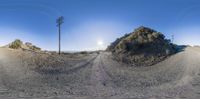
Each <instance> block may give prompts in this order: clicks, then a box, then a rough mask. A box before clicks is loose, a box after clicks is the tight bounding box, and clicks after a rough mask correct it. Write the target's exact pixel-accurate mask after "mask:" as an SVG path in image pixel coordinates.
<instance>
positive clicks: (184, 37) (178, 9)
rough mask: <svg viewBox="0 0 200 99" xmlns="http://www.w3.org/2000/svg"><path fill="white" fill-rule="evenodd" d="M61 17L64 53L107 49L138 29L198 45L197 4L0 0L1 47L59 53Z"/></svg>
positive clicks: (194, 0)
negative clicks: (21, 45)
mask: <svg viewBox="0 0 200 99" xmlns="http://www.w3.org/2000/svg"><path fill="white" fill-rule="evenodd" d="M59 16H63V17H64V24H63V25H62V26H61V45H62V46H61V50H62V51H84V50H101V49H105V48H106V47H107V46H108V45H109V44H110V43H111V42H113V41H114V40H115V39H116V38H119V37H121V36H123V35H124V34H126V33H130V32H132V31H133V30H134V29H135V28H137V27H139V26H146V27H150V28H153V29H155V30H157V31H159V32H162V33H163V34H164V35H165V36H166V38H168V39H171V36H172V35H174V43H176V44H184V45H200V39H199V38H200V1H199V0H0V46H3V45H6V44H8V43H10V42H12V41H13V40H15V39H21V40H22V41H24V42H31V43H33V44H34V45H36V46H38V47H41V48H42V49H43V50H52V51H56V50H58V27H56V19H57V18H58V17H59Z"/></svg>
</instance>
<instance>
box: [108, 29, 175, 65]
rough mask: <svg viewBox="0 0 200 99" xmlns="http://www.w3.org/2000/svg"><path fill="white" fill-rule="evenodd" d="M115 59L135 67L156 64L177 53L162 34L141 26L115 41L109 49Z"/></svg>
mask: <svg viewBox="0 0 200 99" xmlns="http://www.w3.org/2000/svg"><path fill="white" fill-rule="evenodd" d="M107 50H108V51H112V52H113V55H114V58H115V59H117V60H119V61H122V62H125V63H128V64H132V65H134V66H149V65H153V64H156V63H158V62H160V61H162V60H164V59H165V58H166V57H168V56H170V55H172V54H174V53H175V52H176V46H175V45H174V44H172V43H171V42H170V40H168V39H165V36H164V35H163V34H162V33H161V32H157V31H155V30H153V29H150V28H148V27H144V26H141V27H139V28H137V29H135V31H134V32H132V33H129V34H126V35H124V36H123V37H121V38H118V39H117V40H116V41H114V42H113V43H112V44H111V45H110V46H109V47H108V48H107Z"/></svg>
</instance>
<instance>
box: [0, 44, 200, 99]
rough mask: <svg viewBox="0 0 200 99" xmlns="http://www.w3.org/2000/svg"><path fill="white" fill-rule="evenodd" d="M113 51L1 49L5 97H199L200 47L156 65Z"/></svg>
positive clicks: (0, 87)
mask: <svg viewBox="0 0 200 99" xmlns="http://www.w3.org/2000/svg"><path fill="white" fill-rule="evenodd" d="M112 58H113V57H112V55H111V53H109V52H101V53H100V54H97V53H90V54H76V55H72V54H67V55H61V56H58V55H55V54H53V55H52V54H47V53H35V52H30V51H20V50H9V49H5V48H0V99H198V98H200V48H197V47H187V48H186V49H185V50H184V51H182V52H179V53H177V54H175V55H173V56H171V57H169V58H168V59H166V60H164V61H162V62H160V63H158V64H156V65H154V66H150V67H131V66H128V65H126V64H123V63H119V62H117V61H114V60H113V59H112Z"/></svg>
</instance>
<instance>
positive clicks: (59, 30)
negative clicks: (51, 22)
mask: <svg viewBox="0 0 200 99" xmlns="http://www.w3.org/2000/svg"><path fill="white" fill-rule="evenodd" d="M56 23H57V27H58V33H59V37H58V48H59V50H58V53H59V54H60V49H61V42H60V40H61V33H60V32H61V25H62V24H63V23H64V17H63V16H60V17H59V18H58V19H57V20H56Z"/></svg>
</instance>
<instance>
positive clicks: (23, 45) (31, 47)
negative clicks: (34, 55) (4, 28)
mask: <svg viewBox="0 0 200 99" xmlns="http://www.w3.org/2000/svg"><path fill="white" fill-rule="evenodd" d="M4 47H6V48H11V49H23V50H31V51H40V50H41V48H39V47H37V46H35V45H33V44H32V43H30V42H26V43H23V42H22V41H21V40H20V39H16V40H14V41H13V42H11V43H10V44H8V45H6V46H4Z"/></svg>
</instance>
